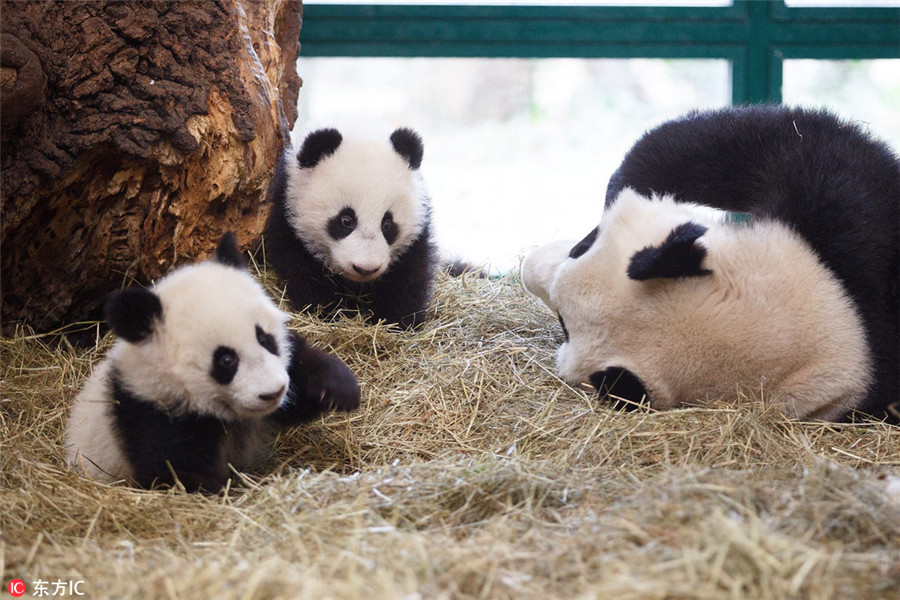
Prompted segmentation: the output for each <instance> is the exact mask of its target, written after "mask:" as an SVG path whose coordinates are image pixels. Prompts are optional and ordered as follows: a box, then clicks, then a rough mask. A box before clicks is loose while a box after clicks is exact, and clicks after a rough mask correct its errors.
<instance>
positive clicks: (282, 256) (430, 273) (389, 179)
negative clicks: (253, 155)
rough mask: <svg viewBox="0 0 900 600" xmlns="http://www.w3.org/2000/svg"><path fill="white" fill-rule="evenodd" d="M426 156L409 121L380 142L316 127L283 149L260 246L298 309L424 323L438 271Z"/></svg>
mask: <svg viewBox="0 0 900 600" xmlns="http://www.w3.org/2000/svg"><path fill="white" fill-rule="evenodd" d="M422 156H423V145H422V140H421V138H420V137H419V135H418V134H416V133H415V132H414V131H412V130H410V129H406V128H401V129H397V130H395V131H394V132H393V133H392V134H391V135H390V136H389V137H388V138H387V139H384V140H381V139H369V138H365V137H352V136H348V137H346V138H345V137H344V135H343V134H341V133H340V132H339V131H338V130H337V129H333V128H329V129H319V130H316V131H313V132H312V133H310V134H309V135H307V136H306V138H305V139H304V141H303V143H302V145H301V147H300V150H299V152H297V153H296V154H294V153H293V152H292V151H291V150H288V151H287V152H286V153H285V154H284V155H283V156H282V159H281V161H280V162H279V164H278V167H277V169H276V172H275V177H274V179H273V181H272V184H271V186H270V188H269V200H270V201H271V202H272V212H271V213H270V216H269V220H268V223H267V225H266V232H265V250H266V260H267V261H268V262H269V263H270V264H271V265H272V266H273V267H274V269H275V271H276V272H277V273H278V274H279V275H280V276H281V278H282V279H283V280H284V281H285V283H286V287H287V295H288V297H289V298H290V300H291V303H292V304H293V306H294V308H296V309H297V310H306V309H317V308H319V307H322V308H323V309H324V310H325V312H326V314H329V315H331V314H335V313H336V312H337V311H339V310H341V309H350V310H353V311H360V312H363V313H364V314H366V315H367V316H368V317H369V318H371V319H372V320H375V321H377V320H381V319H383V320H385V321H386V322H388V323H399V324H400V325H401V326H403V327H414V326H416V325H418V324H419V323H421V322H422V320H423V318H424V313H425V310H426V307H427V303H428V301H429V299H430V297H431V290H432V283H433V280H434V276H435V273H436V268H437V253H436V250H435V245H434V243H433V241H432V237H431V208H430V201H429V198H428V195H427V193H426V190H425V186H424V183H423V180H422V176H421V174H420V172H419V167H420V166H421V164H422Z"/></svg>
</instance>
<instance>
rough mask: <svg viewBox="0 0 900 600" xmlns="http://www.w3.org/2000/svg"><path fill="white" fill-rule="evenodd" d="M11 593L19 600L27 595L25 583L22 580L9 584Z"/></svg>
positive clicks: (15, 580)
mask: <svg viewBox="0 0 900 600" xmlns="http://www.w3.org/2000/svg"><path fill="white" fill-rule="evenodd" d="M9 593H10V595H11V596H15V597H16V598H18V597H19V596H22V595H23V594H25V582H24V581H22V580H21V579H13V580H12V581H10V582H9Z"/></svg>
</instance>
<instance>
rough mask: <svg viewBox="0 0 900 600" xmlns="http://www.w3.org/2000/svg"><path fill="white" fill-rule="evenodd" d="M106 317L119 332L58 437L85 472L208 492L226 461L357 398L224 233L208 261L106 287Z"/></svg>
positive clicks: (257, 457)
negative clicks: (145, 282) (151, 280)
mask: <svg viewBox="0 0 900 600" xmlns="http://www.w3.org/2000/svg"><path fill="white" fill-rule="evenodd" d="M105 313H106V319H107V321H108V323H109V325H110V326H111V328H112V330H113V331H114V332H115V333H116V335H117V337H118V339H117V340H116V342H115V344H114V345H113V347H112V349H111V350H110V352H109V354H108V356H107V357H106V358H105V359H104V360H103V362H102V363H101V364H100V365H99V366H98V367H97V368H96V369H95V370H94V372H93V374H92V375H91V377H90V378H89V379H88V381H87V382H86V384H85V386H84V388H83V389H82V391H81V392H80V393H79V394H78V396H77V397H76V398H75V402H74V404H73V406H72V408H71V412H70V414H69V424H68V431H67V435H66V442H65V446H66V453H67V460H68V462H69V464H71V465H73V466H75V467H77V468H79V469H80V470H82V471H83V472H84V473H85V474H87V475H89V476H91V477H93V478H96V479H99V480H102V481H106V482H111V481H115V480H119V479H126V480H130V481H132V482H133V483H136V484H137V485H139V486H141V487H146V488H149V487H152V486H153V485H155V484H173V483H174V482H175V478H176V477H177V479H178V481H180V482H181V483H182V484H183V485H184V487H185V488H186V489H187V490H189V491H197V490H204V491H206V492H216V491H218V490H219V489H221V488H222V487H223V486H224V485H225V483H226V482H227V480H228V478H229V477H230V469H231V467H233V468H235V469H237V470H242V469H246V468H249V467H251V466H254V465H255V464H256V463H258V462H259V461H261V460H263V459H264V458H265V457H266V456H267V455H268V452H269V450H270V445H271V442H272V441H273V440H274V434H275V433H276V432H277V430H278V428H279V427H284V426H288V425H294V424H298V423H301V422H304V421H309V420H311V419H313V418H314V417H316V416H317V415H319V414H321V413H323V412H325V411H329V410H342V411H346V410H352V409H354V408H356V407H357V406H358V405H359V396H360V394H359V386H358V385H357V382H356V378H355V377H354V376H353V374H352V373H351V372H350V370H349V369H348V368H347V366H346V365H345V364H344V363H343V362H342V361H341V360H340V359H338V358H337V357H335V356H332V355H329V354H326V353H325V352H322V351H319V350H316V349H314V348H311V347H309V346H308V345H307V344H306V343H305V341H304V340H303V339H302V338H301V337H300V336H298V335H297V334H295V333H293V332H290V331H288V330H287V328H286V327H285V321H286V319H287V315H286V314H285V313H283V312H282V311H280V310H279V309H278V308H277V307H276V306H275V304H274V303H273V302H272V301H271V300H270V299H269V297H268V296H267V295H266V293H265V291H264V290H263V289H262V287H261V286H260V285H259V283H257V282H256V280H254V279H253V277H252V276H251V275H250V273H249V272H248V271H247V269H246V265H245V263H244V261H243V258H242V257H241V255H240V252H239V251H238V249H237V246H236V244H235V240H234V236H233V235H232V234H230V233H229V234H226V235H225V236H223V238H222V240H221V241H220V243H219V246H218V248H217V250H216V254H215V257H214V258H213V259H212V260H208V261H204V262H200V263H196V264H193V265H189V266H185V267H181V268H179V269H176V270H175V271H173V272H172V273H170V274H168V275H167V276H165V277H164V278H162V279H160V280H159V281H158V282H157V283H156V285H154V286H153V287H152V288H150V289H146V288H140V287H128V288H125V289H122V290H118V291H116V292H113V293H112V294H111V295H110V296H109V298H108V299H107V301H106V304H105Z"/></svg>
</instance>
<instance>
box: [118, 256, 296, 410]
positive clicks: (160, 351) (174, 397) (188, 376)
mask: <svg viewBox="0 0 900 600" xmlns="http://www.w3.org/2000/svg"><path fill="white" fill-rule="evenodd" d="M150 291H151V292H152V293H153V294H155V295H156V296H157V298H158V299H159V302H160V304H161V307H162V313H161V316H158V317H155V318H153V319H152V321H151V323H150V325H151V333H150V335H149V336H147V337H146V338H145V339H142V340H139V341H136V342H131V341H128V340H125V339H121V336H120V340H119V341H118V342H117V343H116V345H115V346H114V348H113V350H112V360H111V364H113V365H114V366H115V368H116V369H117V370H118V372H119V373H120V374H121V380H122V382H123V385H125V386H126V388H127V389H128V390H129V391H130V392H132V393H134V394H137V395H138V396H141V397H143V398H147V399H152V400H154V401H156V402H158V403H160V404H162V405H163V406H164V407H165V408H167V409H168V410H171V411H173V413H176V414H179V413H194V414H204V415H212V416H216V417H219V418H221V419H225V420H233V419H244V418H252V417H261V416H264V415H266V414H268V413H270V412H272V411H274V410H275V409H276V408H277V407H278V406H279V404H280V403H281V401H282V399H283V398H284V395H285V392H286V391H287V388H288V383H289V378H288V372H287V366H288V363H289V360H290V352H291V347H290V343H289V341H288V338H287V331H286V329H285V327H284V323H285V321H286V320H287V315H286V314H285V313H283V312H282V311H280V310H279V309H278V308H277V307H276V306H275V305H274V303H273V302H272V301H271V300H270V299H269V298H268V296H267V295H266V294H265V292H264V291H263V289H262V288H261V286H260V285H259V284H258V283H257V282H256V281H255V280H254V279H253V278H252V276H251V275H250V274H249V273H248V272H247V271H246V270H244V269H239V268H236V267H233V266H228V265H225V264H221V263H219V262H216V261H214V260H213V261H207V262H203V263H198V264H195V265H190V266H186V267H182V268H181V269H178V270H177V271H174V272H173V273H171V274H170V275H168V276H166V277H165V278H163V279H161V280H160V281H159V282H158V283H157V284H156V285H155V286H154V287H153V288H152V289H151V290H150Z"/></svg>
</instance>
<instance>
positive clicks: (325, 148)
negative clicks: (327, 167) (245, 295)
mask: <svg viewBox="0 0 900 600" xmlns="http://www.w3.org/2000/svg"><path fill="white" fill-rule="evenodd" d="M342 141H344V138H343V136H342V135H341V132H340V131H338V130H337V129H334V128H328V129H317V130H316V131H313V132H312V133H310V134H309V135H307V136H306V139H305V140H303V145H302V146H300V152H298V153H297V162H298V163H300V168H301V169H311V168H313V167H314V166H316V165H317V164H319V162H320V161H321V160H322V159H323V158H327V157H329V156H331V155H332V154H334V153H335V151H336V150H337V149H338V146H340V145H341V142H342Z"/></svg>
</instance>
